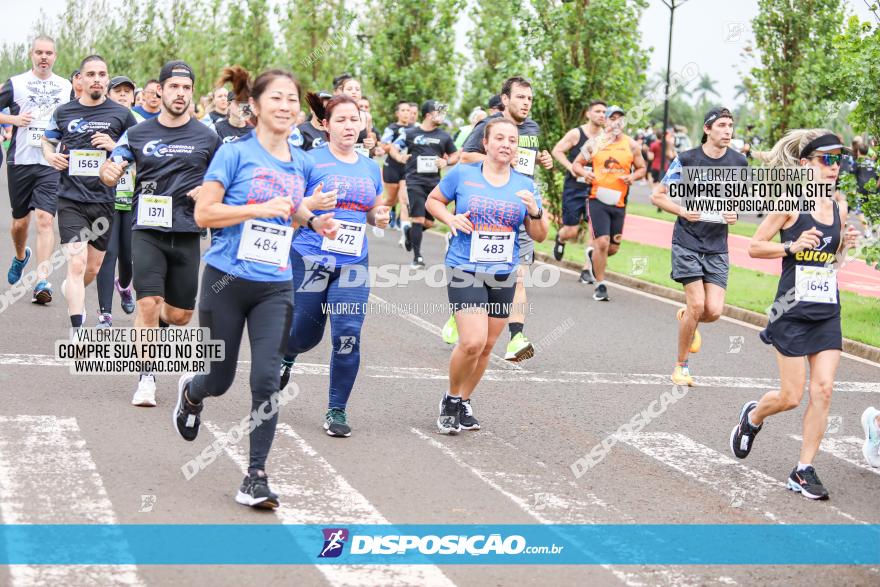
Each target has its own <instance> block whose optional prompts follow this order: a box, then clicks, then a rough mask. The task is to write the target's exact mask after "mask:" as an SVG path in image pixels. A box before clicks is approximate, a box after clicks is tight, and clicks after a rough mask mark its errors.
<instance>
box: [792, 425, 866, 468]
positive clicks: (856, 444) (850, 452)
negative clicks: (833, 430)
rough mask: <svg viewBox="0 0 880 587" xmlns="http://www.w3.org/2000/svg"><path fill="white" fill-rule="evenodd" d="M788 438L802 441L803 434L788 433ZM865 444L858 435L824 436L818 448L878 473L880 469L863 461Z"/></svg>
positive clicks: (851, 463)
mask: <svg viewBox="0 0 880 587" xmlns="http://www.w3.org/2000/svg"><path fill="white" fill-rule="evenodd" d="M788 436H789V438H792V439H794V440H797V441H798V442H803V436H800V435H797V434H789V435H788ZM863 444H865V439H864V438H859V437H858V436H834V435H832V436H826V437H825V438H823V439H822V443H821V444H820V445H819V450H821V451H822V452H827V453H828V454H830V455H831V456H833V457H837V458H838V459H840V460H841V461H846V462H847V463H849V464H850V465H855V466H856V467H858V468H860V469H865V470H866V471H870V472H872V473H874V474H875V475H880V469H878V468H876V467H872V466H871V465H869V464H868V463H866V462H865V457H864V455H862V445H863Z"/></svg>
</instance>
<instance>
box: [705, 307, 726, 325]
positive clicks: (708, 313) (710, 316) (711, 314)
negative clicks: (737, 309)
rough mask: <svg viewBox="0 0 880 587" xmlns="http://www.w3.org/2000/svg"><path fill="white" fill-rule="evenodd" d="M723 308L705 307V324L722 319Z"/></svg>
mask: <svg viewBox="0 0 880 587" xmlns="http://www.w3.org/2000/svg"><path fill="white" fill-rule="evenodd" d="M721 311H722V307H721V306H705V308H704V309H703V318H702V321H703V322H715V321H716V320H718V319H719V318H721Z"/></svg>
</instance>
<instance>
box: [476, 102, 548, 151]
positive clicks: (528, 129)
mask: <svg viewBox="0 0 880 587" xmlns="http://www.w3.org/2000/svg"><path fill="white" fill-rule="evenodd" d="M501 116H504V115H503V114H502V113H500V112H499V113H497V114H493V115H492V116H489V117H488V118H484V119H483V120H481V121H480V122H478V123H477V124H476V125H474V129H473V130H472V131H471V134H470V135H468V138H467V140H465V142H464V144H463V145H462V146H461V150H462V152H463V153H482V154H483V155H485V154H486V150H485V149H483V133H485V132H486V125H487V124H488V123H489V121H490V120H493V119H495V118H499V117H501ZM517 129H518V130H519V146H520V147H522V148H523V149H529V150H530V151H538V150H539V147H538V137H539V136H540V135H541V127H540V126H539V125H538V123H537V122H535V121H534V120H532V119H531V118H526V119H525V120H523V122H522V124H518V125H517Z"/></svg>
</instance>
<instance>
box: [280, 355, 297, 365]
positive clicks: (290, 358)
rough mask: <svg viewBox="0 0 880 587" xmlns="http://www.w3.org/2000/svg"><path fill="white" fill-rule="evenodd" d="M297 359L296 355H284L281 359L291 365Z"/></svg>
mask: <svg viewBox="0 0 880 587" xmlns="http://www.w3.org/2000/svg"><path fill="white" fill-rule="evenodd" d="M295 360H296V355H284V358H283V359H281V362H282V363H284V364H285V365H287V366H288V367H290V366H291V365H293V362H294V361H295Z"/></svg>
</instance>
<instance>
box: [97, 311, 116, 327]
mask: <svg viewBox="0 0 880 587" xmlns="http://www.w3.org/2000/svg"><path fill="white" fill-rule="evenodd" d="M112 326H113V316H112V315H110V314H107V313H106V312H104V313H98V324H97V327H98V328H110V327H112Z"/></svg>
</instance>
